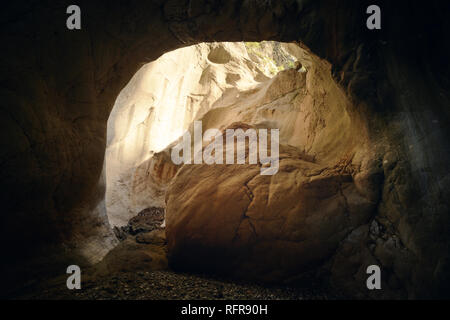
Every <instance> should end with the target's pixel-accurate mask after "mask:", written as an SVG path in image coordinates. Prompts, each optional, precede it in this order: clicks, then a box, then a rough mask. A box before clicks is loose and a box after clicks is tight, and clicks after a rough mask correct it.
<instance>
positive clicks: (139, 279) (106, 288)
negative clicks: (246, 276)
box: [21, 271, 336, 300]
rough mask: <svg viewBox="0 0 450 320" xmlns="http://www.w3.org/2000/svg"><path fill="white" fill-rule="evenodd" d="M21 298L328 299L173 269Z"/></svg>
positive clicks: (313, 293)
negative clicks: (174, 270)
mask: <svg viewBox="0 0 450 320" xmlns="http://www.w3.org/2000/svg"><path fill="white" fill-rule="evenodd" d="M21 298H22V299H44V300H46V299H50V300H53V299H58V300H59V299H61V300H66V299H70V300H72V299H74V300H110V299H113V300H173V299H175V300H178V299H179V300H183V299H190V300H220V299H224V300H247V299H250V300H309V299H316V300H328V299H333V298H336V297H330V295H329V294H326V293H324V292H321V291H320V290H311V289H304V288H294V287H264V286H260V285H257V284H245V283H237V282H231V281H229V280H221V279H216V278H211V277H208V276H201V275H194V274H185V273H175V272H173V271H150V272H144V271H138V272H122V273H118V274H114V275H111V276H109V277H104V278H98V279H96V280H89V281H87V282H83V284H82V289H81V290H68V289H67V288H63V287H62V286H56V287H50V288H47V289H44V290H42V291H41V292H40V293H39V294H38V295H36V294H33V295H31V296H27V295H25V296H23V297H21Z"/></svg>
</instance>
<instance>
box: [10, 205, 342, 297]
mask: <svg viewBox="0 0 450 320" xmlns="http://www.w3.org/2000/svg"><path fill="white" fill-rule="evenodd" d="M163 217H164V209H161V208H149V209H145V210H143V211H142V212H140V213H139V214H138V215H137V216H136V217H134V218H132V219H131V220H130V221H129V223H128V225H126V226H123V227H120V228H117V227H114V233H115V234H116V237H117V238H118V239H119V240H120V243H119V245H118V246H117V247H116V248H115V249H113V250H111V251H110V252H109V253H108V254H107V255H106V256H105V258H103V260H102V261H101V262H100V263H98V264H96V265H94V266H93V267H91V268H89V269H87V270H82V284H81V286H82V288H81V289H80V290H68V289H67V287H66V279H67V276H66V275H64V276H60V277H58V278H54V279H50V280H46V281H44V282H41V283H39V285H34V286H31V287H29V288H28V289H27V290H25V291H24V292H22V293H21V294H20V295H19V296H18V297H17V298H18V299H27V300H28V299H31V300H33V299H39V300H55V299H56V300H156V299H161V300H172V299H177V300H178V299H179V300H183V299H191V300H220V299H224V300H247V299H250V300H310V299H315V300H328V299H339V298H340V297H338V296H336V295H332V294H330V293H329V290H326V289H324V288H320V286H317V285H309V286H308V287H305V286H296V287H287V286H267V285H259V284H255V283H245V282H239V281H235V280H230V279H222V278H218V277H215V276H210V275H199V274H189V273H179V272H174V271H172V270H170V269H169V268H168V266H167V257H166V241H165V232H164V229H163V228H161V227H160V226H161V224H162V222H163V220H164V218H163Z"/></svg>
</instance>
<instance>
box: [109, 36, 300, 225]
mask: <svg viewBox="0 0 450 320" xmlns="http://www.w3.org/2000/svg"><path fill="white" fill-rule="evenodd" d="M293 60H294V57H293V56H292V55H290V54H289V53H288V52H287V51H286V50H285V49H284V48H283V47H282V45H281V44H280V43H275V42H265V43H262V44H259V43H247V44H244V43H213V44H199V45H195V46H190V47H186V48H182V49H179V50H176V51H172V52H169V53H166V54H165V55H163V56H162V57H160V58H159V59H158V60H156V61H154V62H152V63H149V64H147V65H145V66H144V67H142V68H141V69H140V70H139V72H138V73H137V74H136V75H135V76H134V77H133V79H132V80H131V81H130V83H129V84H128V85H127V86H126V87H125V89H124V90H123V91H122V92H121V94H120V95H119V97H118V98H117V101H116V103H115V106H114V108H113V110H112V112H111V115H110V117H109V121H108V142H107V149H106V177H107V192H106V206H107V213H108V217H109V219H110V223H111V224H112V225H124V224H126V223H127V222H128V220H129V219H130V218H131V217H133V216H135V215H136V214H137V213H138V212H139V211H141V210H143V209H145V208H148V207H151V206H157V207H164V206H165V202H164V194H165V190H166V185H167V183H168V182H169V181H170V179H171V178H172V177H173V176H174V175H175V173H176V170H177V168H176V166H175V165H173V164H172V163H171V161H170V155H169V154H168V153H167V152H164V149H165V148H166V147H167V146H169V144H171V143H172V142H174V141H176V140H177V139H178V138H179V137H180V136H181V135H182V134H183V133H184V132H185V131H186V130H187V129H188V127H189V125H190V124H191V123H192V122H193V121H194V120H195V119H200V118H201V117H202V116H203V115H204V114H205V113H206V112H207V111H209V110H211V109H214V108H217V107H221V106H222V105H223V104H224V103H225V104H226V103H230V101H231V102H233V103H236V102H238V101H240V99H241V97H240V94H241V93H242V92H246V91H248V90H251V89H253V88H256V87H257V86H258V85H259V84H260V83H263V82H265V81H267V80H268V79H269V77H270V76H273V75H274V74H276V73H277V72H278V71H279V70H282V69H284V68H288V67H289V64H293ZM274 94H276V93H275V92H274Z"/></svg>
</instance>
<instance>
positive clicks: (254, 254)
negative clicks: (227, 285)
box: [166, 49, 382, 283]
mask: <svg viewBox="0 0 450 320" xmlns="http://www.w3.org/2000/svg"><path fill="white" fill-rule="evenodd" d="M297 54H298V56H299V58H300V59H302V60H304V64H305V65H306V66H307V69H308V72H307V73H305V72H298V71H297V70H295V69H290V70H285V71H281V72H279V73H278V74H277V75H276V76H275V77H274V78H273V79H270V80H267V81H266V82H263V83H262V84H261V85H259V86H258V87H256V88H252V89H251V90H249V91H247V92H239V93H238V94H236V96H235V97H234V99H230V98H229V97H228V99H221V100H220V108H216V109H212V110H211V111H209V112H208V113H206V114H205V116H204V117H203V118H202V119H201V120H202V123H203V127H204V128H203V129H204V130H206V129H208V128H219V129H221V130H225V129H226V128H230V127H232V128H243V129H244V130H246V129H247V128H249V127H255V128H256V127H257V128H267V129H270V128H279V129H280V143H281V146H280V168H279V171H278V173H277V174H275V175H274V176H263V175H261V174H260V166H259V165H206V164H204V165H184V166H183V167H182V168H181V169H180V170H179V171H178V173H177V175H176V176H175V178H174V180H173V181H172V183H171V184H170V186H169V189H168V191H167V195H166V203H167V214H166V223H167V229H166V233H167V238H168V249H169V260H170V262H171V265H172V266H173V267H175V268H178V269H188V270H202V271H204V272H207V271H215V272H220V273H223V274H226V275H231V276H233V277H240V278H242V279H253V280H257V281H269V282H278V283H279V282H285V281H296V280H298V279H297V278H298V277H301V276H302V275H303V274H304V273H305V272H306V271H310V270H311V268H317V266H320V265H321V263H322V262H323V261H326V260H328V259H330V257H332V256H333V254H334V252H335V250H336V248H337V247H338V246H339V244H340V243H341V242H342V241H343V240H344V239H345V238H346V237H347V236H348V235H349V234H350V233H351V232H352V231H353V230H355V229H356V228H358V227H359V226H361V225H364V224H367V223H368V222H369V221H370V219H371V218H372V217H373V216H374V215H375V210H376V208H377V205H378V201H379V198H380V193H381V186H382V185H381V184H382V179H380V178H382V175H381V174H380V173H379V172H378V170H377V168H376V161H375V159H373V157H374V155H373V154H372V153H371V152H369V150H367V145H368V139H367V135H366V134H365V133H366V132H367V129H366V128H364V126H362V125H361V124H360V123H359V122H358V121H357V120H352V119H351V117H350V116H349V113H348V109H349V108H350V103H349V101H348V100H347V99H346V97H345V95H344V94H343V92H342V91H341V90H340V89H339V88H338V86H337V85H336V84H335V82H334V81H333V79H332V77H331V72H330V66H329V65H328V64H327V63H326V62H324V61H320V59H317V58H314V57H312V56H310V55H309V54H308V53H307V52H304V51H302V50H300V49H299V50H298V52H297ZM235 119H240V121H242V122H240V123H235V122H233V121H234V120H235ZM269 140H270V139H269ZM229 147H231V146H228V145H227V146H226V148H229ZM247 149H248V146H247ZM234 150H236V148H235V149H234Z"/></svg>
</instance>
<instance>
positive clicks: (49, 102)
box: [0, 0, 450, 298]
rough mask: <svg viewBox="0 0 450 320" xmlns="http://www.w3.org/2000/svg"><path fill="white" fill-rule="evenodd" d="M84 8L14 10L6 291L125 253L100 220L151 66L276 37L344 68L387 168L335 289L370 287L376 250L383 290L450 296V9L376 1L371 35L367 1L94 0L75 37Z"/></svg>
mask: <svg viewBox="0 0 450 320" xmlns="http://www.w3.org/2000/svg"><path fill="white" fill-rule="evenodd" d="M70 4H72V3H71V2H65V1H61V2H60V1H58V2H54V1H39V2H35V1H23V2H22V1H16V2H13V3H9V4H8V5H5V6H4V7H3V10H2V11H1V13H0V23H1V26H2V27H1V28H0V38H1V41H2V43H4V44H7V45H5V46H3V47H2V53H1V57H2V58H1V60H0V70H1V74H2V78H1V82H2V86H1V88H0V96H1V106H0V113H1V116H0V128H1V129H0V130H1V134H0V137H1V138H0V139H1V145H2V149H1V151H0V163H1V166H0V181H1V190H0V191H1V192H0V202H1V203H2V213H1V216H0V219H1V221H0V226H1V227H0V243H1V249H2V253H3V255H4V257H6V258H5V259H2V263H1V264H2V265H1V268H2V271H3V272H2V274H3V275H4V277H5V278H6V280H5V283H3V285H4V286H5V288H6V287H8V286H11V285H17V282H16V281H18V280H21V281H23V280H24V279H25V278H26V277H28V276H32V275H31V274H30V270H33V272H35V271H36V272H37V270H42V269H40V268H38V267H37V265H36V264H37V263H39V264H40V265H42V266H44V267H45V271H47V272H60V270H63V269H61V268H60V267H61V266H67V262H70V264H71V263H73V261H74V260H75V261H77V262H79V264H82V263H87V261H84V260H83V259H82V256H84V257H85V258H89V259H98V258H99V257H101V256H102V253H101V251H102V248H108V247H112V243H111V241H112V240H111V239H113V237H114V236H113V234H112V231H111V229H110V227H109V224H108V221H107V219H106V215H105V214H104V212H103V211H102V210H99V209H98V205H99V204H100V203H101V202H102V200H103V199H104V184H103V183H102V182H101V180H102V179H101V173H102V168H103V163H104V161H103V160H104V153H105V148H106V125H107V119H108V115H109V113H110V111H111V109H112V107H113V105H114V101H115V99H116V97H117V96H118V94H119V92H120V90H121V89H122V88H123V87H125V85H126V83H127V82H128V81H129V80H130V79H131V77H132V76H133V75H134V74H135V73H136V71H137V70H138V69H139V67H140V66H141V65H142V63H146V62H150V61H153V60H155V59H157V58H158V57H159V56H161V55H162V54H163V53H165V52H168V51H171V50H173V49H176V48H179V47H183V46H186V45H188V44H195V43H198V42H204V41H260V40H267V39H270V40H277V41H284V42H288V41H298V42H300V43H302V45H303V46H307V47H308V48H309V49H310V50H311V51H312V52H313V53H314V54H316V55H317V56H319V57H320V58H322V59H325V60H327V61H328V62H329V63H330V64H331V66H332V75H333V78H334V79H335V81H336V83H337V84H338V85H339V86H340V87H341V88H342V89H343V92H344V93H345V96H346V97H347V98H348V99H349V101H350V102H351V105H350V109H349V110H348V111H349V116H350V118H351V119H352V123H354V121H361V122H362V123H363V124H364V126H363V127H364V128H366V129H367V137H368V141H370V145H369V146H368V148H367V150H369V151H370V152H372V154H373V157H372V159H373V160H374V162H375V164H374V165H372V164H369V163H368V164H367V166H366V165H364V162H362V163H361V165H362V168H367V169H368V170H367V172H364V170H363V171H362V172H360V174H362V175H363V176H364V175H368V176H372V175H373V177H374V178H373V179H372V178H370V179H362V181H364V183H365V184H369V185H370V184H375V185H376V184H377V183H378V182H376V181H377V179H378V176H379V174H380V173H382V175H383V184H382V190H381V200H380V201H379V205H378V208H377V214H376V216H375V221H376V225H378V226H379V227H378V229H377V228H376V227H375V224H374V223H373V221H371V222H370V224H369V223H368V224H367V225H362V226H360V227H359V228H357V229H355V230H353V232H352V233H350V234H349V236H348V237H346V238H345V240H343V241H342V242H341V244H340V245H339V247H338V248H336V249H337V251H336V255H334V256H333V258H332V259H330V261H329V263H330V264H332V267H331V268H332V270H334V271H333V272H332V273H333V274H334V275H336V276H337V275H340V277H334V281H335V283H336V285H337V286H339V287H340V288H344V287H346V286H350V288H347V289H348V290H350V291H352V292H360V291H361V290H358V284H359V285H361V281H355V282H353V284H349V282H348V279H360V278H361V277H362V276H363V270H364V266H365V265H366V264H368V263H372V260H371V258H370V256H371V255H373V254H374V253H375V255H377V256H378V257H379V258H378V260H379V263H383V264H386V265H387V266H390V268H386V269H387V270H389V271H390V272H391V273H392V275H393V276H390V278H386V279H385V280H384V281H389V283H390V288H395V287H396V286H397V284H398V283H400V284H401V285H400V287H401V288H402V289H401V290H400V291H401V292H400V293H394V295H395V296H396V297H399V296H400V297H404V296H407V297H409V298H428V297H444V296H447V297H448V295H449V290H448V288H449V283H450V279H449V274H450V272H449V269H450V268H449V265H450V259H449V257H450V256H449V252H450V250H449V249H450V248H449V245H450V238H449V237H450V233H449V232H448V231H449V229H450V228H449V226H450V221H449V215H448V212H449V203H448V201H449V200H448V199H450V195H449V190H450V188H449V184H450V179H449V170H448V163H449V160H450V150H449V149H450V148H449V146H450V144H449V143H448V141H449V137H450V132H449V128H450V126H449V119H450V117H449V108H448V105H449V102H450V101H449V100H450V98H449V96H450V92H449V88H450V85H449V78H450V70H449V64H448V56H449V53H450V44H449V42H448V41H445V38H444V36H445V34H447V31H448V30H449V29H450V26H449V23H450V22H449V20H448V19H447V16H446V15H447V12H449V10H450V7H449V6H450V3H449V2H447V1H437V0H430V1H427V2H426V3H424V2H423V1H404V0H399V1H387V0H381V1H378V4H379V5H380V6H381V7H382V8H383V28H382V30H381V31H369V30H367V29H366V28H365V20H366V18H367V15H366V14H365V11H366V8H367V6H368V5H369V4H372V3H371V2H369V1H367V2H366V1H356V0H344V1H342V0H329V1H308V0H302V1H294V0H292V1H291V0H287V1H258V0H254V1H238V0H230V1H206V0H192V1H184V0H168V1H162V0H161V1H159V0H154V1H143V0H135V1H126V2H124V1H114V0H113V1H108V2H94V1H82V0H81V1H78V3H77V4H78V5H79V6H80V7H81V8H82V12H83V27H82V30H80V31H69V30H67V29H66V28H65V20H66V18H67V15H66V10H65V9H66V8H67V6H68V5H70ZM353 119H356V120H353ZM344 131H345V132H346V130H344ZM364 135H365V133H364ZM331 149H332V150H339V149H338V148H331ZM334 156H336V155H334ZM362 158H365V157H360V159H362ZM330 163H331V162H330ZM365 166H366V167H365ZM373 168H375V169H377V170H375V171H374V169H373ZM352 178H353V179H354V180H355V184H356V181H357V178H356V176H355V177H352ZM99 181H100V182H99ZM372 181H374V182H372ZM364 189H365V188H364ZM372 225H374V227H373V228H372V227H371V226H372ZM377 230H378V231H377ZM394 235H395V237H394ZM11 239H13V241H11ZM89 239H90V240H89ZM87 244H89V245H91V246H92V247H91V248H90V249H88V250H86V248H87ZM55 255H56V256H57V257H58V260H56V259H55V258H54V257H55ZM39 257H41V259H40V260H36V258H39ZM410 261H411V262H410ZM342 262H345V264H348V263H349V262H350V263H351V264H353V268H347V267H344V266H343V264H342ZM25 264H33V265H34V266H35V267H34V268H32V269H30V268H25V267H24V265H25ZM345 264H344V265H345ZM49 265H51V266H54V267H55V270H53V269H52V271H51V270H50V268H49ZM57 266H59V267H58V268H59V269H58V268H56V267H57ZM19 267H22V268H19ZM58 270H59V271H58ZM394 275H395V276H394ZM8 281H9V282H10V283H8ZM5 292H6V291H5ZM384 292H385V291H381V292H375V293H373V292H372V293H367V291H365V290H364V291H363V294H369V295H372V296H373V295H375V296H376V295H383V293H384ZM389 292H390V291H389ZM402 292H404V294H402Z"/></svg>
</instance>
